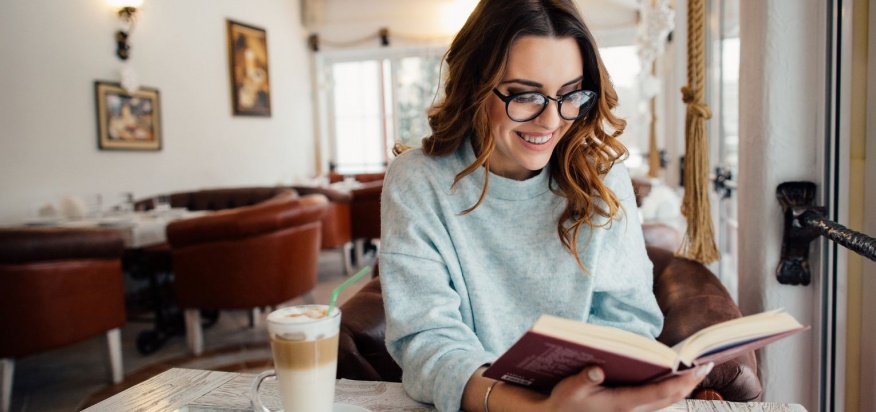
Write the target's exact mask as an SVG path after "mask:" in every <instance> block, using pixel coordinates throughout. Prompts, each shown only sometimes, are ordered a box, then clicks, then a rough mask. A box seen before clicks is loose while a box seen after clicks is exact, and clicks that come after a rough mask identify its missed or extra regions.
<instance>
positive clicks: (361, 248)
mask: <svg viewBox="0 0 876 412" xmlns="http://www.w3.org/2000/svg"><path fill="white" fill-rule="evenodd" d="M366 240H367V239H365V238H362V239H356V241H355V243H356V244H355V249H356V265H357V266H362V264H363V263H364V260H365V241H366Z"/></svg>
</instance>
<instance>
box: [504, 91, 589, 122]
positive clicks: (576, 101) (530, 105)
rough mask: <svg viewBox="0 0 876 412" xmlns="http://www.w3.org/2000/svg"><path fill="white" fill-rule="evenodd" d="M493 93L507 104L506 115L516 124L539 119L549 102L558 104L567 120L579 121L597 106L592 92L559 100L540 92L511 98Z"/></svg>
mask: <svg viewBox="0 0 876 412" xmlns="http://www.w3.org/2000/svg"><path fill="white" fill-rule="evenodd" d="M493 93H496V96H499V98H500V99H502V101H503V102H505V113H507V114H508V117H509V118H511V120H513V121H515V122H521V123H522V122H528V121H530V120H532V119H535V118H536V117H538V116H539V115H540V114H541V113H542V112H543V111H544V109H546V108H547V105H548V102H549V101H551V100H553V101H555V102H557V111H559V112H560V117H562V118H563V119H566V120H577V119H580V118H581V117H583V116H584V115H585V114H587V113H588V112H590V109H592V108H593V106H594V105H595V104H596V97H597V96H596V93H595V92H592V91H590V90H575V91H573V92H570V93H566V94H564V95H562V96H560V97H558V98H553V97H550V96H547V95H545V94H542V93H539V92H523V93H513V94H511V95H510V96H506V95H504V94H502V92H500V91H499V90H498V89H493Z"/></svg>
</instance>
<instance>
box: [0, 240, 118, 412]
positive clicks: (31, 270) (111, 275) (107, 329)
mask: <svg viewBox="0 0 876 412" xmlns="http://www.w3.org/2000/svg"><path fill="white" fill-rule="evenodd" d="M123 251H124V242H123V240H122V237H121V235H120V234H119V233H118V232H116V231H114V230H110V229H67V228H51V229H37V228H33V229H0V336H3V338H2V339H0V382H2V386H3V387H2V388H0V390H2V394H3V399H2V403H0V408H2V409H0V410H4V411H6V410H9V406H10V402H11V394H12V376H13V373H12V370H13V367H14V359H15V358H20V357H24V356H28V355H31V354H35V353H39V352H43V351H47V350H52V349H56V348H59V347H62V346H66V345H69V344H72V343H76V342H79V341H82V340H85V339H87V338H91V337H93V336H97V335H99V334H102V333H105V334H106V336H107V342H108V344H109V352H110V353H109V355H110V356H109V361H110V362H109V363H110V372H111V377H112V381H113V382H114V383H119V382H121V381H122V375H123V369H122V350H121V339H120V333H119V328H121V327H122V326H123V325H124V324H125V302H124V288H123V286H122V282H123V278H122V264H121V256H122V252H123Z"/></svg>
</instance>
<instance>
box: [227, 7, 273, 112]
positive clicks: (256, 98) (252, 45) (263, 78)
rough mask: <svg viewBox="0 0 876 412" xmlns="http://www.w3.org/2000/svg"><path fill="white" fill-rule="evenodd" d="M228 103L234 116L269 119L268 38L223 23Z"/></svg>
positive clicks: (241, 26)
mask: <svg viewBox="0 0 876 412" xmlns="http://www.w3.org/2000/svg"><path fill="white" fill-rule="evenodd" d="M227 25H228V57H229V61H230V66H231V101H232V105H233V108H234V114H235V115H244V116H270V115H271V83H270V82H269V77H268V38H267V33H266V32H265V30H264V29H261V28H258V27H253V26H249V25H246V24H243V23H238V22H235V21H232V20H227Z"/></svg>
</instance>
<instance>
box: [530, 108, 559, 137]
mask: <svg viewBox="0 0 876 412" xmlns="http://www.w3.org/2000/svg"><path fill="white" fill-rule="evenodd" d="M532 122H533V123H534V124H536V125H539V126H541V127H543V128H545V129H549V130H550V129H556V128H558V127H560V124H561V123H562V122H563V118H562V117H560V105H559V104H557V102H556V101H548V105H547V107H545V108H544V111H542V112H541V114H539V115H538V116H536V118H535V119H532Z"/></svg>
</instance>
